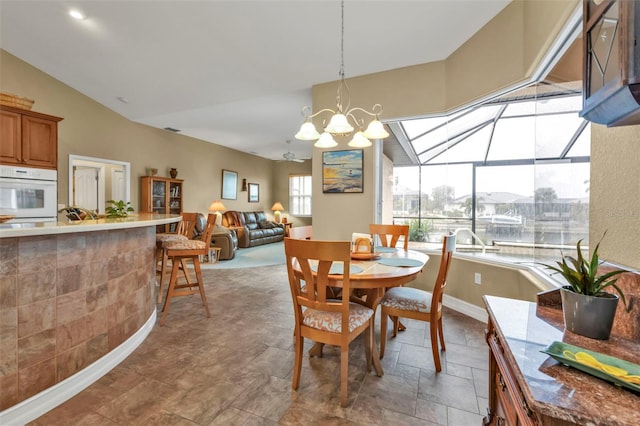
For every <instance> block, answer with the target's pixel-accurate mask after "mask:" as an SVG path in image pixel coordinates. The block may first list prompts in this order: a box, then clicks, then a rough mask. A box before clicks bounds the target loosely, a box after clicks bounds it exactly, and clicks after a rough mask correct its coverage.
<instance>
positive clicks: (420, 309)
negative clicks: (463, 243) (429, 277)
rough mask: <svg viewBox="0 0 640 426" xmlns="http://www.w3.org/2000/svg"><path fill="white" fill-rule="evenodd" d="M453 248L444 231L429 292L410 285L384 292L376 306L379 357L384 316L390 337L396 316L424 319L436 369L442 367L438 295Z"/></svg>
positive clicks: (383, 338) (451, 238) (453, 240)
mask: <svg viewBox="0 0 640 426" xmlns="http://www.w3.org/2000/svg"><path fill="white" fill-rule="evenodd" d="M455 249H456V237H455V235H445V236H444V240H443V242H442V258H441V260H440V269H439V270H438V277H437V278H436V282H435V285H434V286H433V292H428V291H424V290H420V289H417V288H410V287H393V288H391V289H389V290H387V292H386V293H385V295H384V297H383V298H382V301H381V302H380V306H381V307H382V312H381V315H380V358H382V357H383V356H384V349H385V344H386V340H387V316H390V317H391V319H392V320H393V337H395V336H396V334H397V332H398V318H399V317H401V318H410V319H415V320H419V321H428V322H429V326H430V334H431V351H432V353H433V361H434V363H435V366H436V371H440V370H442V367H441V366H440V353H439V351H438V337H440V345H441V346H442V350H443V351H444V350H445V349H446V347H445V345H444V335H443V334H442V296H443V294H444V288H445V286H446V285H447V275H448V273H449V266H450V265H451V258H452V257H453V252H454V251H455Z"/></svg>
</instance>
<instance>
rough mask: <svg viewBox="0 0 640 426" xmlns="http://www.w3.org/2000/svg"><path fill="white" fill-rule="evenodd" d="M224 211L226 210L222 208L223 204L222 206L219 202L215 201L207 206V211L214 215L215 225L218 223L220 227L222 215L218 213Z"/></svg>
mask: <svg viewBox="0 0 640 426" xmlns="http://www.w3.org/2000/svg"><path fill="white" fill-rule="evenodd" d="M225 210H226V208H225V207H224V204H222V201H220V200H215V201H214V202H213V203H211V205H210V206H209V211H210V212H214V213H215V215H216V225H217V224H218V221H220V225H222V213H220V212H223V211H225Z"/></svg>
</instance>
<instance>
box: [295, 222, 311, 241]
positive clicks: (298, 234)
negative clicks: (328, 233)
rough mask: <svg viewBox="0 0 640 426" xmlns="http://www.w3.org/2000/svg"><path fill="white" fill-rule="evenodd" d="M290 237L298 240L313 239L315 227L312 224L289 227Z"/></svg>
mask: <svg viewBox="0 0 640 426" xmlns="http://www.w3.org/2000/svg"><path fill="white" fill-rule="evenodd" d="M289 238H295V239H296V240H311V239H312V238H313V228H312V227H311V225H307V226H297V227H293V226H292V227H291V228H289Z"/></svg>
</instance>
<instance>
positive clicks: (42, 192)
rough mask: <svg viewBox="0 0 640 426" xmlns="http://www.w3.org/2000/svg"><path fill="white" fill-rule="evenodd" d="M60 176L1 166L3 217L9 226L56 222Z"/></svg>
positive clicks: (0, 210)
mask: <svg viewBox="0 0 640 426" xmlns="http://www.w3.org/2000/svg"><path fill="white" fill-rule="evenodd" d="M57 180H58V172H57V171H56V170H49V169H36V168H32V167H16V166H4V165H1V166H0V215H12V216H15V219H12V220H10V221H9V223H24V222H47V221H55V220H56V219H57V215H58V209H57V205H58V189H57V187H58V183H57Z"/></svg>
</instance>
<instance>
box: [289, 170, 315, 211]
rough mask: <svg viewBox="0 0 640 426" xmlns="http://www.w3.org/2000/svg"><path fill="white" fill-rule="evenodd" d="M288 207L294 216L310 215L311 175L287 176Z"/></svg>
mask: <svg viewBox="0 0 640 426" xmlns="http://www.w3.org/2000/svg"><path fill="white" fill-rule="evenodd" d="M289 208H290V209H291V214H292V215H294V216H311V175H291V176H289Z"/></svg>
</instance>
